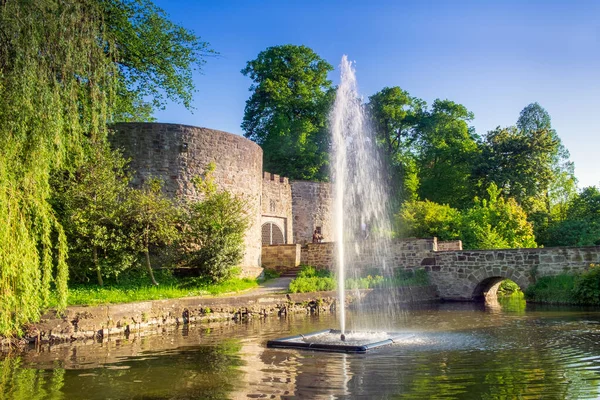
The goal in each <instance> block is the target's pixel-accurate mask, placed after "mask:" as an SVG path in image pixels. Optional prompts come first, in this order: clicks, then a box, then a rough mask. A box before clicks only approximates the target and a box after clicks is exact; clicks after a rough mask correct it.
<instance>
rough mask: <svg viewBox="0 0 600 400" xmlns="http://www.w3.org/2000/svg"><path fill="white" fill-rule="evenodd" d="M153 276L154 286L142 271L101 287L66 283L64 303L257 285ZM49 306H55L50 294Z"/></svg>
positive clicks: (149, 297) (157, 296)
mask: <svg viewBox="0 0 600 400" xmlns="http://www.w3.org/2000/svg"><path fill="white" fill-rule="evenodd" d="M156 279H157V281H158V282H159V285H158V286H154V285H153V284H152V282H151V281H150V280H149V279H148V278H147V277H146V276H145V275H142V276H133V277H123V279H121V280H120V281H119V282H109V283H107V284H106V285H104V286H102V287H100V286H98V285H95V284H89V285H72V286H71V287H69V297H68V305H70V306H74V305H91V306H93V305H100V304H116V303H131V302H134V301H146V300H161V299H174V298H180V297H191V296H207V295H211V296H216V295H223V294H228V293H239V292H243V291H245V290H248V289H252V288H255V287H258V285H259V281H258V280H257V279H249V278H231V279H228V280H225V281H223V282H220V283H211V282H210V281H208V280H207V279H204V278H184V279H178V278H175V277H174V276H172V275H171V274H170V273H169V272H168V271H165V272H159V273H157V274H156ZM50 306H51V307H55V306H56V296H55V295H54V294H53V296H52V298H51V302H50Z"/></svg>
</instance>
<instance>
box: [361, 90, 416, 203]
mask: <svg viewBox="0 0 600 400" xmlns="http://www.w3.org/2000/svg"><path fill="white" fill-rule="evenodd" d="M424 108H425V102H424V101H423V100H421V99H418V98H416V97H412V96H410V95H409V93H408V92H406V91H405V90H402V89H401V88H399V87H397V86H395V87H391V88H390V87H385V88H383V89H382V90H381V91H379V92H377V93H375V94H374V95H373V96H370V97H369V104H368V110H369V112H370V115H371V118H372V121H373V128H374V129H375V134H376V137H377V140H378V141H379V143H380V144H381V146H382V148H383V149H384V154H385V158H386V161H387V163H386V165H387V167H388V170H387V172H388V178H389V179H388V181H389V182H391V183H392V192H393V193H394V194H395V196H396V197H399V200H401V201H404V200H415V199H416V195H417V189H418V186H419V179H418V175H417V168H416V162H415V160H414V156H413V154H412V153H411V149H412V143H413V142H414V129H415V128H416V126H417V125H418V123H419V121H420V120H421V118H422V116H423V113H424Z"/></svg>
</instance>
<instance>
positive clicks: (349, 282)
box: [290, 265, 429, 293]
mask: <svg viewBox="0 0 600 400" xmlns="http://www.w3.org/2000/svg"><path fill="white" fill-rule="evenodd" d="M426 285H429V277H428V276H427V271H425V270H424V269H419V270H416V271H414V272H413V271H399V272H397V273H396V274H395V275H394V276H393V277H384V276H382V275H377V274H376V273H374V274H370V275H367V276H364V277H359V278H348V279H346V281H345V286H346V289H373V288H384V287H402V286H426ZM336 288H337V278H336V277H335V276H334V275H333V274H332V273H331V272H330V271H328V270H325V269H316V268H315V267H312V266H308V265H306V266H304V267H302V269H301V270H300V272H299V273H298V276H297V277H296V279H294V280H293V281H292V282H291V283H290V292H292V293H308V292H318V291H327V290H335V289H336Z"/></svg>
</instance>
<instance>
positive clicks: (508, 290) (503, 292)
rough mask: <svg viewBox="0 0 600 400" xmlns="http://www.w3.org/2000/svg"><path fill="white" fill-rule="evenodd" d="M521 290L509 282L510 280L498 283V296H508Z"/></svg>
mask: <svg viewBox="0 0 600 400" xmlns="http://www.w3.org/2000/svg"><path fill="white" fill-rule="evenodd" d="M520 291H521V288H520V287H519V285H517V284H516V283H514V282H513V281H511V280H510V279H505V280H503V281H502V283H500V287H499V288H498V295H500V296H510V295H511V294H513V293H517V292H520Z"/></svg>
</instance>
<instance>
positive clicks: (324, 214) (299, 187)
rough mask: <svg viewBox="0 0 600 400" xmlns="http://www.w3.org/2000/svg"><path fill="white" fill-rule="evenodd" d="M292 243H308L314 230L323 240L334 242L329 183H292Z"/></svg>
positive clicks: (331, 194) (331, 197)
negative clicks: (317, 229) (316, 230)
mask: <svg viewBox="0 0 600 400" xmlns="http://www.w3.org/2000/svg"><path fill="white" fill-rule="evenodd" d="M291 187H292V214H293V216H294V222H293V225H294V241H295V242H296V243H300V244H306V243H310V242H311V241H312V237H313V232H314V231H315V229H316V228H320V229H321V235H322V236H323V238H324V240H326V241H328V242H331V241H334V240H335V237H334V229H333V191H332V187H331V184H330V183H329V182H308V181H292V182H291Z"/></svg>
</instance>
